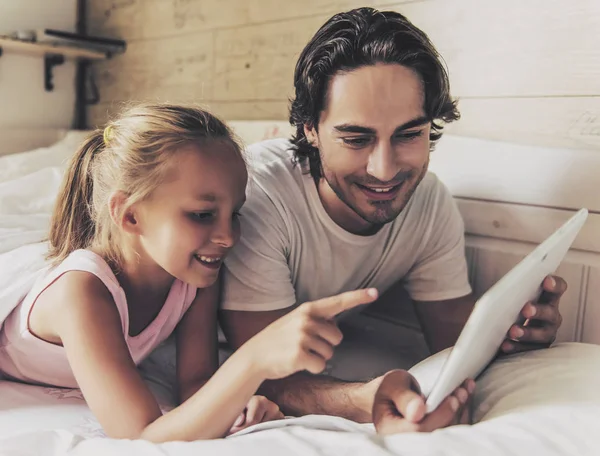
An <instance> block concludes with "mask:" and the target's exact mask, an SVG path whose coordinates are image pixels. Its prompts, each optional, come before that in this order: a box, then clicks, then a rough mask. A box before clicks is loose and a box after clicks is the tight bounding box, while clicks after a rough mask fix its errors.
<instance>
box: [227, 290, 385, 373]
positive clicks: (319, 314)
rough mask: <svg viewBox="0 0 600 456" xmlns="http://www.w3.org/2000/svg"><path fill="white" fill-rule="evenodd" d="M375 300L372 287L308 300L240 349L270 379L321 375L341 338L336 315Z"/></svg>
mask: <svg viewBox="0 0 600 456" xmlns="http://www.w3.org/2000/svg"><path fill="white" fill-rule="evenodd" d="M375 299H377V290H375V289H372V288H371V289H364V290H356V291H349V292H346V293H342V294H339V295H337V296H332V297H330V298H324V299H319V300H318V301H312V302H305V303H304V304H301V305H300V306H298V307H297V308H296V309H294V310H293V311H291V312H290V313H289V314H287V315H285V316H283V317H281V318H280V319H278V320H276V321H274V322H273V323H271V324H270V325H269V326H267V327H266V328H265V329H263V330H262V331H261V332H259V333H258V334H257V335H255V336H254V337H253V338H251V339H250V340H249V341H248V342H246V344H244V345H243V346H242V347H241V348H240V350H238V351H243V352H245V353H246V356H249V359H250V360H251V363H252V365H253V367H254V368H255V369H257V372H259V373H260V375H261V376H262V377H263V378H265V379H268V380H275V379H279V378H283V377H287V376H289V375H292V374H294V373H296V372H298V371H303V370H307V371H308V372H311V373H313V374H318V373H320V372H322V371H323V370H324V369H325V365H326V363H327V361H328V360H329V359H330V358H331V357H332V356H333V349H334V347H335V346H336V345H338V344H339V343H340V342H341V341H342V333H341V331H340V330H339V329H338V327H337V325H336V323H335V320H334V318H335V317H336V316H337V315H338V314H340V313H342V312H344V311H346V310H349V309H352V308H354V307H357V306H359V305H361V304H367V303H370V302H372V301H374V300H375Z"/></svg>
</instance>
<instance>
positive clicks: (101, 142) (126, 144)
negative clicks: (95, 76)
mask: <svg viewBox="0 0 600 456" xmlns="http://www.w3.org/2000/svg"><path fill="white" fill-rule="evenodd" d="M212 141H224V142H226V143H228V144H229V146H230V147H233V149H234V150H235V151H236V152H237V154H239V156H240V159H242V152H241V148H240V145H239V144H238V141H237V140H236V139H235V137H234V135H233V133H232V132H231V131H230V130H229V128H228V127H227V126H226V125H225V124H224V123H223V122H222V121H221V120H219V119H218V118H216V117H215V116H213V115H212V114H210V113H208V112H206V111H204V110H202V109H200V108H195V107H186V106H178V105H169V104H143V105H137V106H135V107H133V108H130V109H128V110H126V111H125V112H124V113H123V114H122V115H121V116H120V117H119V118H117V119H116V120H113V121H111V122H109V123H108V124H107V126H106V127H105V128H104V129H98V130H95V131H94V132H93V133H92V134H91V136H90V137H89V138H88V139H87V140H86V141H85V142H84V143H83V144H82V145H81V147H80V148H79V150H78V151H77V152H76V153H75V155H74V156H73V157H72V158H71V161H70V162H69V164H68V168H67V171H66V173H65V176H64V178H63V182H62V185H61V188H60V191H59V194H58V198H57V200H56V205H55V208H54V212H53V214H52V220H51V226H50V235H49V241H50V252H49V255H48V257H49V259H51V260H54V262H55V263H57V262H60V261H62V260H63V259H65V258H66V257H67V256H68V255H69V254H70V253H71V252H73V251H74V250H77V249H85V248H90V247H92V246H95V247H98V248H100V249H101V251H102V252H103V253H104V254H105V255H106V256H107V260H109V261H111V262H112V263H113V264H119V263H120V260H121V258H122V252H121V249H120V248H119V246H118V245H117V244H118V242H115V240H116V238H117V237H118V233H117V232H116V231H115V225H114V223H112V220H111V217H110V209H109V204H108V200H109V198H110V195H111V194H112V193H113V192H115V191H121V192H123V193H124V194H125V195H126V196H127V203H126V205H127V206H131V205H132V204H134V203H136V202H139V201H141V200H143V199H145V198H147V197H148V196H149V195H150V194H151V193H152V192H153V191H154V190H155V189H156V188H157V187H158V185H160V183H161V182H162V181H163V179H164V176H165V171H166V170H167V169H168V166H167V165H168V163H169V161H170V158H171V157H172V156H173V154H174V153H175V152H176V151H177V150H178V149H180V148H181V147H183V146H186V145H189V144H192V143H193V144H203V143H204V144H206V142H212ZM122 210H126V208H123V209H122Z"/></svg>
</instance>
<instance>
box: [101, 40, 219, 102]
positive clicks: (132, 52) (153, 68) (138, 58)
mask: <svg viewBox="0 0 600 456" xmlns="http://www.w3.org/2000/svg"><path fill="white" fill-rule="evenodd" d="M212 71H213V35H212V33H211V32H207V33H204V32H202V33H196V34H193V35H189V36H188V40H185V41H183V40H178V39H174V38H166V39H160V40H146V41H136V42H134V43H131V44H130V46H129V49H128V50H127V52H126V53H125V54H123V55H120V56H117V57H115V58H114V59H113V60H111V61H109V62H106V63H101V64H97V65H96V66H95V67H94V73H95V76H96V79H97V82H98V85H99V87H100V96H101V99H102V100H105V101H123V100H127V101H130V100H145V99H163V98H171V97H173V94H174V93H175V94H176V96H178V97H179V101H181V99H183V98H185V99H187V100H189V101H193V100H198V99H210V98H211V94H212V80H213V79H212Z"/></svg>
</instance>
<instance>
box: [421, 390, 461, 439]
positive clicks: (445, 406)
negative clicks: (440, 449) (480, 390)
mask: <svg viewBox="0 0 600 456" xmlns="http://www.w3.org/2000/svg"><path fill="white" fill-rule="evenodd" d="M470 397H471V395H470V394H469V391H468V390H467V387H466V382H465V383H463V386H460V387H458V388H457V389H455V390H454V392H453V393H452V394H451V395H450V396H448V397H447V398H446V399H444V400H443V401H442V403H441V404H440V405H439V406H438V408H437V409H435V410H434V411H433V412H431V413H429V414H428V415H427V416H426V417H425V419H424V420H423V421H422V422H421V426H420V427H421V430H422V431H423V432H431V431H434V430H435V429H440V428H443V427H446V426H450V425H452V424H454V423H456V422H458V420H459V419H460V417H461V415H462V413H463V408H464V407H465V406H466V404H467V403H468V401H469V399H470Z"/></svg>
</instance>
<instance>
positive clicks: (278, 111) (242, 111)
mask: <svg viewBox="0 0 600 456" xmlns="http://www.w3.org/2000/svg"><path fill="white" fill-rule="evenodd" d="M198 89H201V87H200V86H198V85H195V86H189V85H185V86H174V87H166V88H163V89H161V90H160V92H156V93H155V95H150V96H148V97H145V98H144V97H139V96H135V97H132V100H134V101H135V100H138V101H139V100H151V101H161V102H172V103H184V104H187V103H198V104H200V105H202V106H203V107H204V108H206V109H208V110H209V111H210V112H211V113H213V114H215V115H217V116H219V117H220V118H222V119H223V120H227V121H231V120H237V119H245V120H253V119H254V120H267V119H276V120H279V121H281V120H284V119H287V118H288V102H287V100H282V101H272V102H271V101H261V102H256V101H232V102H228V101H212V100H206V99H204V98H203V97H202V95H203V94H202V93H201V92H200V93H198V92H196V93H194V92H193V90H198ZM122 105H123V103H121V102H112V103H110V102H109V103H100V104H98V105H95V106H90V107H88V123H89V126H91V127H93V126H96V125H102V124H103V123H104V122H106V120H107V119H108V117H109V116H113V115H114V114H115V113H116V112H117V111H119V110H120V108H121V106H122ZM285 121H286V122H287V120H285Z"/></svg>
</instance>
